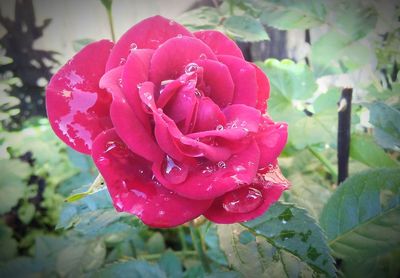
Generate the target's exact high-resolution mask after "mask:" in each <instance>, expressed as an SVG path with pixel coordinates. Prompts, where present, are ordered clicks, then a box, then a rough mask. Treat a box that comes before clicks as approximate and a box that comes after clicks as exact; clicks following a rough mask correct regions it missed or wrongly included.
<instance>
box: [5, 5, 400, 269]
mask: <svg viewBox="0 0 400 278" xmlns="http://www.w3.org/2000/svg"><path fill="white" fill-rule="evenodd" d="M214 2H215V4H216V5H215V6H213V7H210V6H204V7H200V8H198V9H195V10H190V11H188V12H186V13H185V14H183V15H182V16H181V17H180V18H178V19H177V21H178V22H180V23H182V24H184V25H185V26H187V27H188V28H189V29H192V30H199V29H217V30H220V31H222V32H224V33H226V34H227V35H229V36H230V37H232V38H233V39H235V40H237V41H246V42H257V41H263V40H269V35H268V33H267V32H266V28H265V27H266V26H268V27H273V28H276V29H279V30H286V31H287V32H288V34H289V35H290V34H295V33H297V34H298V33H300V32H303V33H305V32H306V31H307V32H309V34H310V35H311V40H310V42H304V41H301V42H299V44H300V45H302V46H303V47H304V49H306V53H305V54H303V55H302V56H301V57H291V59H284V60H277V59H274V58H273V57H271V58H269V59H267V60H266V61H257V64H258V65H259V66H260V67H261V68H262V69H263V70H264V71H265V73H266V74H267V75H268V77H269V79H270V82H271V98H270V101H269V103H268V107H269V108H268V113H269V114H270V115H271V116H272V118H273V119H274V120H276V121H285V122H287V123H288V124H289V142H288V145H287V147H286V149H285V150H284V153H283V155H282V157H281V159H280V164H281V167H282V169H283V171H284V174H285V176H286V177H288V179H289V180H290V181H291V183H292V187H291V189H290V190H289V191H287V192H285V194H284V196H283V197H282V198H281V200H280V201H279V202H278V203H276V204H275V205H274V206H272V207H271V208H270V210H269V211H268V212H267V213H265V215H263V216H262V217H260V218H258V219H255V220H253V221H250V222H246V223H241V224H235V225H215V224H212V223H209V222H204V221H203V220H200V222H199V221H197V222H195V223H194V224H191V225H190V226H189V225H188V226H182V227H179V228H176V229H169V230H157V229H150V228H148V227H146V226H145V225H143V224H142V223H141V222H140V221H139V220H138V219H136V218H135V217H134V216H131V215H127V214H123V213H116V212H115V210H114V208H113V207H112V204H111V200H110V197H109V196H108V193H107V191H106V190H103V189H104V188H102V187H101V186H100V187H96V188H95V190H92V189H93V188H92V189H89V187H90V185H91V183H92V181H93V180H94V179H95V177H96V176H97V170H96V169H95V167H94V165H93V163H92V161H91V160H90V159H89V158H88V157H85V156H82V155H80V154H77V153H76V152H74V151H72V150H70V149H68V148H67V147H66V146H65V145H63V144H62V143H61V141H59V140H58V139H57V138H56V137H55V135H54V134H53V132H52V131H51V128H50V126H49V123H48V121H47V120H46V119H43V118H32V119H29V120H27V121H26V122H24V123H23V126H22V128H21V129H20V130H14V131H9V130H7V129H6V126H5V125H3V126H2V130H1V136H0V144H1V146H0V177H1V179H0V192H1V194H0V215H1V220H0V244H1V247H0V258H1V260H0V277H12V276H15V277H38V276H39V277H42V276H44V277H81V276H88V277H125V276H126V275H127V274H129V275H130V276H132V277H334V276H344V277H398V274H399V273H400V266H399V264H398V262H399V260H400V171H399V170H400V169H399V165H400V164H399V160H400V159H399V150H400V110H399V109H400V103H399V97H400V91H399V90H400V83H399V82H400V81H399V77H400V75H399V70H398V64H399V58H400V51H399V49H400V48H399V41H400V29H399V28H400V22H399V17H400V7H399V5H398V4H395V1H361V0H359V1H340V0H335V1H317V0H251V1H241V0H226V1H223V2H222V3H219V2H218V1H214ZM101 3H102V4H103V5H104V7H105V8H106V9H107V11H108V13H107V14H108V15H109V17H110V20H112V16H110V15H111V7H112V4H113V3H112V1H101ZM114 5H118V2H115V3H114ZM303 33H301V34H303ZM90 41H91V40H90V39H86V38H85V39H82V40H78V41H75V42H73V44H74V47H75V48H76V50H77V51H78V50H79V49H80V48H81V47H82V46H83V45H85V44H87V43H89V42H90ZM1 63H2V64H7V63H12V60H10V59H7V57H2V59H1ZM20 82H21V81H20V80H19V79H18V76H15V77H14V76H12V75H10V74H7V75H4V76H1V86H2V89H3V90H2V91H1V93H0V94H1V95H0V98H1V103H0V107H1V112H0V120H1V121H3V123H6V122H7V121H9V120H10V119H12V117H14V116H15V115H18V113H19V111H18V109H17V108H16V107H17V105H18V103H19V100H18V99H17V98H15V97H12V96H10V95H8V94H7V92H8V91H9V88H10V86H13V85H15V84H18V83H20ZM344 86H346V87H351V88H353V90H354V101H353V104H352V105H353V107H352V108H353V109H352V126H351V146H350V177H349V178H348V179H347V180H346V181H345V182H344V183H342V184H341V185H340V186H339V187H338V185H337V171H336V168H337V166H336V164H337V160H336V155H337V121H338V118H337V109H338V101H339V98H340V92H341V90H342V88H343V87H344ZM88 189H89V190H88ZM82 192H85V193H84V194H81V193H82ZM77 194H78V195H77ZM71 195H72V196H74V198H73V199H78V200H77V201H75V202H72V203H65V202H64V200H65V199H66V198H67V197H68V196H71ZM83 196H84V198H81V197H83Z"/></svg>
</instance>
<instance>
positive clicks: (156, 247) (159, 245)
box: [147, 232, 165, 254]
mask: <svg viewBox="0 0 400 278" xmlns="http://www.w3.org/2000/svg"><path fill="white" fill-rule="evenodd" d="M147 249H148V250H149V253H151V254H157V253H162V252H164V250H165V242H164V238H163V236H162V234H161V233H159V232H157V233H154V234H153V235H152V236H151V237H150V238H149V240H148V242H147Z"/></svg>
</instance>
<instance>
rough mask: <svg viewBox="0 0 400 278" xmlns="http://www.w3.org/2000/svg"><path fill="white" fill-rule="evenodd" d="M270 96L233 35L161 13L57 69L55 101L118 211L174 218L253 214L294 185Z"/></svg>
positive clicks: (58, 115)
mask: <svg viewBox="0 0 400 278" xmlns="http://www.w3.org/2000/svg"><path fill="white" fill-rule="evenodd" d="M268 97H269V81H268V79H267V77H266V76H265V75H264V73H263V72H262V71H261V70H260V69H259V68H258V67H257V66H256V65H254V64H252V63H249V62H247V61H245V60H244V58H243V55H242V53H241V51H240V49H239V48H238V47H237V45H236V44H235V43H234V42H233V41H232V40H231V39H229V38H228V37H226V36H225V35H223V34H222V33H220V32H218V31H199V32H195V33H191V32H189V31H188V30H186V29H185V28H184V27H183V26H181V25H179V24H178V23H176V22H174V21H170V20H167V19H165V18H163V17H160V16H155V17H151V18H148V19H145V20H143V21H141V22H140V23H138V24H136V25H135V26H133V27H132V28H131V29H129V30H128V31H127V32H126V33H125V34H124V35H123V36H122V37H121V38H120V40H119V41H118V42H117V43H116V44H115V45H114V44H113V43H112V42H110V41H108V40H101V41H98V42H94V43H91V44H90V45H88V46H86V47H85V48H84V49H82V50H81V51H80V52H79V53H78V54H76V55H75V56H74V57H73V58H72V59H71V60H70V61H69V62H68V63H67V64H66V65H64V66H63V67H62V68H61V69H60V70H59V71H58V72H57V73H56V74H55V75H54V76H53V78H52V79H51V81H50V84H49V85H48V87H47V91H46V105H47V113H48V117H49V120H50V123H51V125H52V128H53V129H54V132H55V133H56V134H57V135H58V136H59V137H60V138H61V140H63V141H64V142H65V143H66V144H68V145H69V146H70V147H72V148H73V149H75V150H77V151H79V152H82V153H85V154H88V155H91V156H92V158H93V160H94V162H95V164H96V166H97V168H98V169H99V171H100V173H101V175H102V176H103V177H104V179H105V181H106V183H107V187H108V191H109V193H110V195H111V197H112V199H113V203H114V206H115V208H116V209H117V210H118V211H125V212H129V213H132V214H135V215H137V216H138V217H139V218H140V219H141V220H142V221H143V222H144V223H145V224H147V225H149V226H153V227H173V226H177V225H180V224H183V223H185V222H187V221H190V220H192V219H194V218H196V217H198V216H199V215H204V216H205V217H206V218H208V219H209V220H211V221H213V222H216V223H234V222H241V221H247V220H250V219H253V218H255V217H257V216H259V215H261V214H262V213H264V212H265V211H266V210H267V209H268V207H269V206H270V205H271V204H272V203H274V202H275V201H277V200H278V198H279V197H280V195H281V194H282V192H283V190H285V189H286V188H287V187H288V183H287V181H286V180H285V178H284V177H283V176H282V175H281V173H280V170H279V167H278V166H277V163H276V159H277V157H278V155H279V154H280V153H281V151H282V149H283V148H284V146H285V143H286V140H287V125H286V124H285V123H274V122H273V121H272V120H271V119H270V118H269V117H268V116H267V115H265V112H266V106H267V104H266V101H267V99H268Z"/></svg>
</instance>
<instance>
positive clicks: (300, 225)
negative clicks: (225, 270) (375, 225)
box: [218, 203, 335, 277]
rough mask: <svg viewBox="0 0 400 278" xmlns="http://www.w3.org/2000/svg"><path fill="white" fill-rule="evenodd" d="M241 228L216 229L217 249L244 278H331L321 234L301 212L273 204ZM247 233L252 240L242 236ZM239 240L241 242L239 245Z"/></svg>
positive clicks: (330, 262)
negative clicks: (218, 242)
mask: <svg viewBox="0 0 400 278" xmlns="http://www.w3.org/2000/svg"><path fill="white" fill-rule="evenodd" d="M242 225H243V226H244V227H246V228H247V229H248V230H246V229H244V228H243V227H240V225H237V224H235V225H220V226H218V233H219V237H220V241H221V247H222V249H223V250H224V251H225V253H226V254H227V257H228V261H229V263H230V264H231V265H232V266H233V267H234V268H235V269H237V270H238V271H240V272H241V273H242V274H244V275H245V276H246V277H264V276H266V275H268V276H271V277H309V276H310V275H321V274H325V275H327V276H332V277H333V276H335V268H334V266H333V259H332V257H331V256H330V254H329V248H328V246H327V245H326V241H325V237H324V235H323V233H322V230H321V229H320V228H319V226H318V225H317V224H316V222H315V220H314V219H313V218H311V217H310V216H308V214H307V213H306V211H305V210H304V209H300V208H296V207H295V206H294V205H291V204H283V203H276V204H274V205H273V206H271V207H270V209H269V210H268V211H267V212H266V213H265V214H264V215H263V216H261V217H259V218H257V219H255V220H252V221H249V222H243V223H242ZM246 231H250V232H251V233H252V234H253V235H254V238H255V240H251V241H250V240H249V238H250V237H248V236H246V240H243V237H244V236H243V235H242V236H241V234H242V233H243V232H246ZM240 237H242V241H240Z"/></svg>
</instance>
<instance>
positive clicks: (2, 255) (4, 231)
mask: <svg viewBox="0 0 400 278" xmlns="http://www.w3.org/2000/svg"><path fill="white" fill-rule="evenodd" d="M12 235H13V231H12V229H11V228H10V227H8V226H7V225H6V224H4V223H3V222H2V221H1V222H0V245H1V248H0V261H2V262H4V261H8V260H10V259H12V258H14V257H15V255H17V251H18V250H17V247H18V243H17V241H16V240H15V239H14V238H13V237H12ZM2 277H3V276H2Z"/></svg>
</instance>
